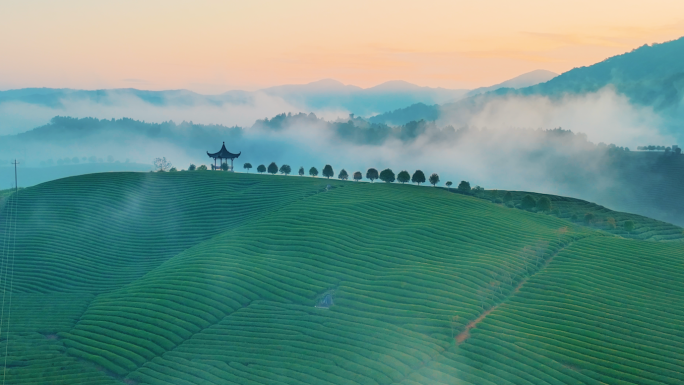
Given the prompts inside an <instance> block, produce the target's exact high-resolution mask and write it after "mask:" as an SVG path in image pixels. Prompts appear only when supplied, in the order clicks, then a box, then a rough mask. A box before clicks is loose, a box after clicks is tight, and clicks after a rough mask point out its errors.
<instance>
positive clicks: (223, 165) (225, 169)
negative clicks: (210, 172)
mask: <svg viewBox="0 0 684 385" xmlns="http://www.w3.org/2000/svg"><path fill="white" fill-rule="evenodd" d="M221 170H223V171H228V163H221Z"/></svg>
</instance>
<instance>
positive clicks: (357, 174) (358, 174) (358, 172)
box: [354, 171, 363, 182]
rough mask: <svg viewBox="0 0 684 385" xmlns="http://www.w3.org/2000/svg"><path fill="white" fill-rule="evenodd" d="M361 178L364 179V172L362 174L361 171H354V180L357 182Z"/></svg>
mask: <svg viewBox="0 0 684 385" xmlns="http://www.w3.org/2000/svg"><path fill="white" fill-rule="evenodd" d="M361 179H363V174H361V171H357V172H355V173H354V180H355V181H356V182H358V181H360V180H361Z"/></svg>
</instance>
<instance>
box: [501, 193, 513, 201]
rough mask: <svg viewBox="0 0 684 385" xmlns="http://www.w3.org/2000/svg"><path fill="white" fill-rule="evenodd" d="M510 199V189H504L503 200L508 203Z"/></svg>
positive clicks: (511, 198) (511, 195)
mask: <svg viewBox="0 0 684 385" xmlns="http://www.w3.org/2000/svg"><path fill="white" fill-rule="evenodd" d="M512 200H513V194H511V192H510V191H506V193H505V194H504V197H503V202H504V203H508V202H510V201H512Z"/></svg>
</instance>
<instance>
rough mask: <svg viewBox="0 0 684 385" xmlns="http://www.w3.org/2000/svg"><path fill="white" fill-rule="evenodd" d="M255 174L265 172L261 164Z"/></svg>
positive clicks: (264, 167)
mask: <svg viewBox="0 0 684 385" xmlns="http://www.w3.org/2000/svg"><path fill="white" fill-rule="evenodd" d="M257 172H258V173H259V174H262V173H265V172H266V166H264V165H263V164H260V165H259V167H257Z"/></svg>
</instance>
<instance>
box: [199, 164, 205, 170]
mask: <svg viewBox="0 0 684 385" xmlns="http://www.w3.org/2000/svg"><path fill="white" fill-rule="evenodd" d="M197 171H207V165H205V164H203V165H200V166H199V167H197Z"/></svg>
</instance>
